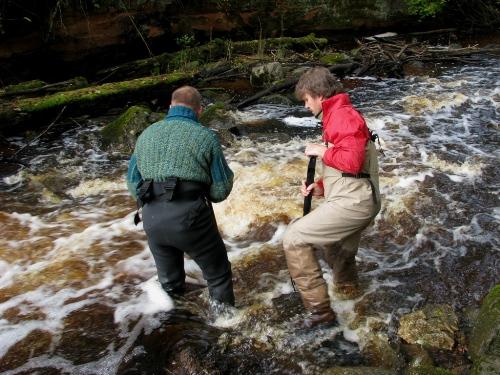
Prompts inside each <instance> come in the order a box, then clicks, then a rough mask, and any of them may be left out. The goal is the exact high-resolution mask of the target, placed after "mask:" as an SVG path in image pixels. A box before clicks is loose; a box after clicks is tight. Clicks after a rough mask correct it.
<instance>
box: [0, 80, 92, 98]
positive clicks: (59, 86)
mask: <svg viewBox="0 0 500 375" xmlns="http://www.w3.org/2000/svg"><path fill="white" fill-rule="evenodd" d="M88 85H89V83H88V82H87V79H86V78H84V77H75V78H72V79H69V80H67V81H63V82H55V83H45V82H43V81H38V80H34V81H28V82H22V83H19V84H17V85H10V86H7V87H5V89H3V90H0V96H3V97H5V98H8V97H14V96H40V95H43V94H47V93H51V92H52V93H54V92H60V91H71V90H76V89H81V88H84V87H87V86H88Z"/></svg>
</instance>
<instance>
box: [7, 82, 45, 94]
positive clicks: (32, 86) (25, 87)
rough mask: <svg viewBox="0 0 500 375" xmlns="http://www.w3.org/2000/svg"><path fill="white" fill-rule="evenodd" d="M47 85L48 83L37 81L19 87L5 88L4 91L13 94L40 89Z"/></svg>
mask: <svg viewBox="0 0 500 375" xmlns="http://www.w3.org/2000/svg"><path fill="white" fill-rule="evenodd" d="M45 85H47V83H46V82H44V81H40V80H36V79H35V80H33V81H26V82H21V83H18V84H17V85H9V86H5V88H4V90H5V92H6V93H9V94H13V93H16V92H21V91H26V90H32V89H39V88H40V87H43V86H45Z"/></svg>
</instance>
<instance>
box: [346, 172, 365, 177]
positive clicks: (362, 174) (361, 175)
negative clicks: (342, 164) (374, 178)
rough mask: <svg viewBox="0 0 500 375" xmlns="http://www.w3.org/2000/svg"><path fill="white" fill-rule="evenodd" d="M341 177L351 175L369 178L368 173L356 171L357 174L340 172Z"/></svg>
mask: <svg viewBox="0 0 500 375" xmlns="http://www.w3.org/2000/svg"><path fill="white" fill-rule="evenodd" d="M342 177H352V178H370V174H369V173H357V174H352V173H345V172H342Z"/></svg>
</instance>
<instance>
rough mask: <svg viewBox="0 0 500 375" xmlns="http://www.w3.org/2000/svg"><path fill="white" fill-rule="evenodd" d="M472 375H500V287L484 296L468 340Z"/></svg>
mask: <svg viewBox="0 0 500 375" xmlns="http://www.w3.org/2000/svg"><path fill="white" fill-rule="evenodd" d="M469 352H470V355H471V357H472V359H473V361H474V368H473V370H472V374H473V375H486V374H500V285H497V286H495V287H494V288H493V289H492V290H491V291H490V293H489V294H488V295H487V296H486V298H485V299H484V301H483V304H482V306H481V310H480V311H479V316H478V318H477V321H476V324H475V326H474V329H473V331H472V336H471V338H470V344H469Z"/></svg>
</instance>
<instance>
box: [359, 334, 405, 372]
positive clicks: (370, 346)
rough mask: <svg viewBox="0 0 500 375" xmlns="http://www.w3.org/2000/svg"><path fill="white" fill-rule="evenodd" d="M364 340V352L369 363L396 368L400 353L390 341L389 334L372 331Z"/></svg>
mask: <svg viewBox="0 0 500 375" xmlns="http://www.w3.org/2000/svg"><path fill="white" fill-rule="evenodd" d="M363 341H364V344H363V350H362V352H363V355H364V357H365V358H366V359H367V360H368V362H369V364H371V365H372V366H376V367H383V368H396V367H397V366H398V362H399V359H398V354H397V352H396V351H395V350H394V349H393V348H392V346H391V344H390V343H389V339H388V337H387V335H385V334H383V333H378V334H373V333H370V334H368V335H367V336H366V338H364V339H363Z"/></svg>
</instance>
